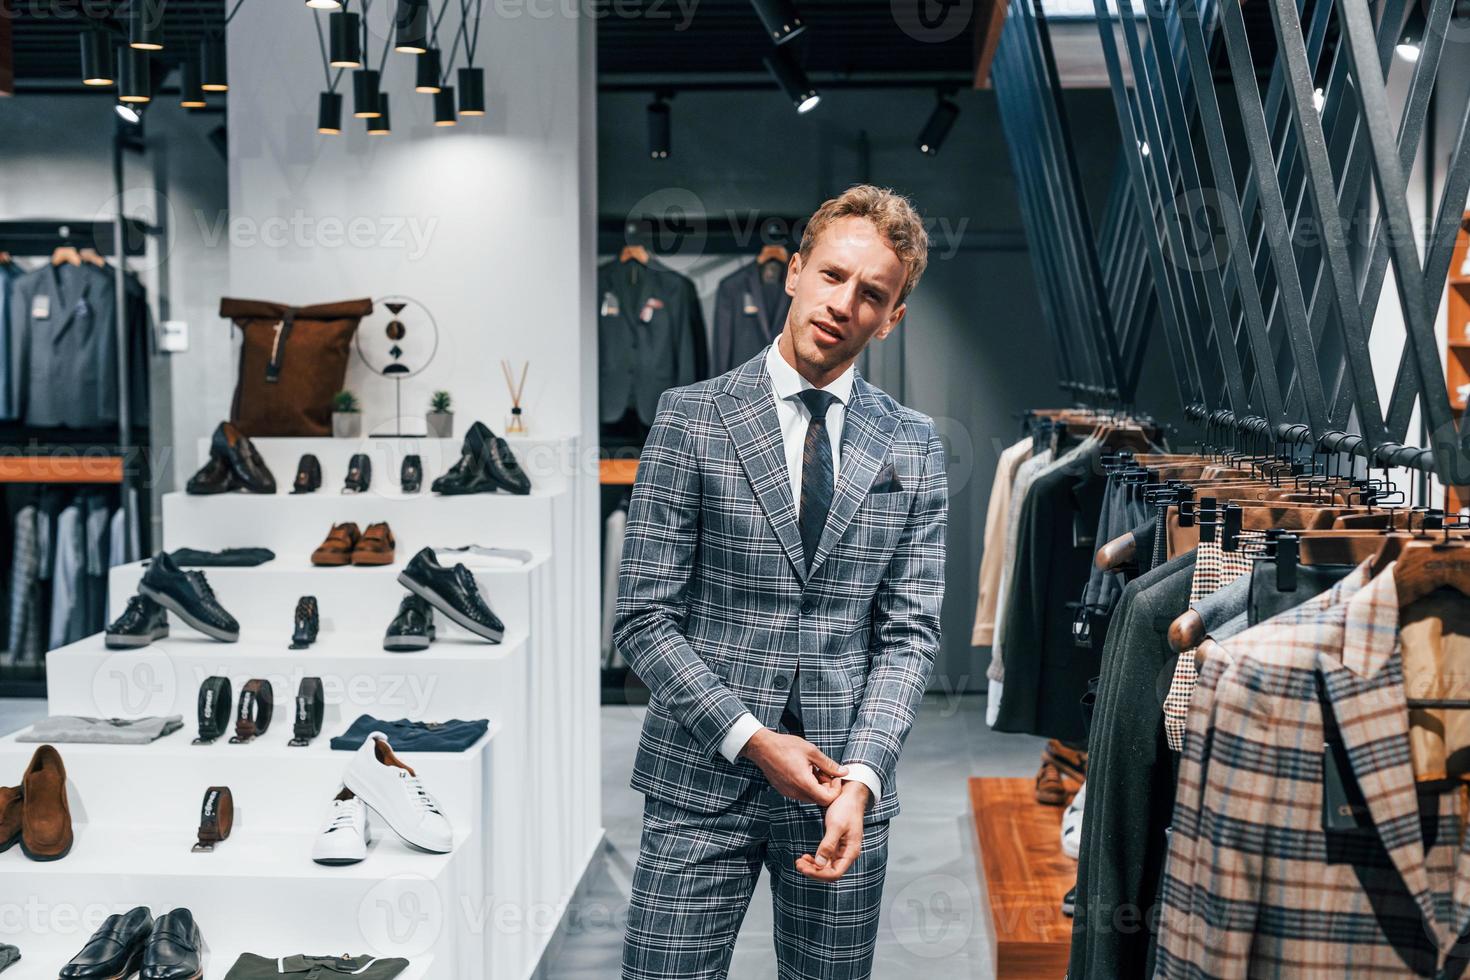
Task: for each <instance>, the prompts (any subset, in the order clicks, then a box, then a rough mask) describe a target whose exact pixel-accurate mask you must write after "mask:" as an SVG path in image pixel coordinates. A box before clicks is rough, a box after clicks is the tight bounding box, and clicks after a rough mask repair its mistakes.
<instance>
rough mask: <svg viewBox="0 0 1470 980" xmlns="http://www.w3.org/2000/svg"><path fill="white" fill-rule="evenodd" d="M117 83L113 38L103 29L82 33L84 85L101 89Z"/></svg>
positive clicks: (91, 29)
mask: <svg viewBox="0 0 1470 980" xmlns="http://www.w3.org/2000/svg"><path fill="white" fill-rule="evenodd" d="M116 82H117V64H116V62H115V61H114V60H113V57H112V37H111V36H110V35H109V34H108V33H107V32H106V31H105V30H102V29H101V28H98V27H89V28H87V29H86V30H85V31H82V84H83V85H91V86H94V87H101V86H104V85H112V84H114V83H116Z"/></svg>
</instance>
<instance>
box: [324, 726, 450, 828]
mask: <svg viewBox="0 0 1470 980" xmlns="http://www.w3.org/2000/svg"><path fill="white" fill-rule="evenodd" d="M342 782H343V783H344V784H345V785H346V786H347V788H348V789H350V790H352V792H353V793H355V794H357V795H358V796H359V797H361V798H362V802H363V803H365V804H367V807H368V809H370V810H372V811H373V813H375V814H377V815H378V816H379V817H381V818H382V820H383V822H384V823H386V824H387V825H388V826H389V827H390V828H392V830H393V832H394V833H395V834H397V835H398V836H399V837H402V838H403V839H404V840H405V841H406V842H408V843H409V844H411V845H413V846H414V847H417V848H419V849H420V850H424V851H433V852H434V853H435V854H448V853H449V852H450V851H451V850H452V849H453V848H454V828H453V827H451V826H450V825H449V819H448V818H447V817H445V816H444V814H443V813H441V812H439V804H437V803H435V802H434V798H433V797H432V796H430V795H429V792H428V790H426V789H424V785H423V783H421V782H419V777H418V776H416V775H415V774H414V771H413V770H412V769H410V768H409V767H408V766H407V765H405V764H404V763H403V761H402V760H400V759H399V758H398V756H396V755H394V754H393V747H392V746H391V745H389V744H388V736H386V735H384V734H383V733H382V732H373V733H372V734H371V735H369V736H368V737H367V740H366V741H364V742H363V743H362V747H361V748H359V749H358V750H357V752H356V753H355V754H354V755H353V756H352V761H351V762H350V763H348V765H347V772H346V773H345V774H343V776H342Z"/></svg>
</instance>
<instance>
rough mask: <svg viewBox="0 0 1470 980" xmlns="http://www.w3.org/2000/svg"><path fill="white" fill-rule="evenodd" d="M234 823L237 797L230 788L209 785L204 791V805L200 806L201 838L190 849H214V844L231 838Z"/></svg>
mask: <svg viewBox="0 0 1470 980" xmlns="http://www.w3.org/2000/svg"><path fill="white" fill-rule="evenodd" d="M234 823H235V797H234V795H233V794H231V793H230V788H229V787H228V786H211V787H209V789H207V790H205V791H204V805H203V806H202V807H200V808H199V840H198V842H197V843H196V844H195V845H194V846H193V847H192V848H190V850H194V851H212V850H214V845H216V844H218V843H219V842H220V841H222V840H228V839H229V837H230V828H231V827H232V826H234Z"/></svg>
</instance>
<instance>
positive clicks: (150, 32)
mask: <svg viewBox="0 0 1470 980" xmlns="http://www.w3.org/2000/svg"><path fill="white" fill-rule="evenodd" d="M163 5H164V0H128V46H129V47H132V48H137V49H138V50H139V51H162V50H163Z"/></svg>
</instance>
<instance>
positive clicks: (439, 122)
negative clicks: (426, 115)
mask: <svg viewBox="0 0 1470 980" xmlns="http://www.w3.org/2000/svg"><path fill="white" fill-rule="evenodd" d="M434 125H435V126H457V125H459V119H458V117H456V116H455V114H454V86H453V85H446V86H444V87H443V88H441V89H440V90H439V91H438V92H435V93H434Z"/></svg>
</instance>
